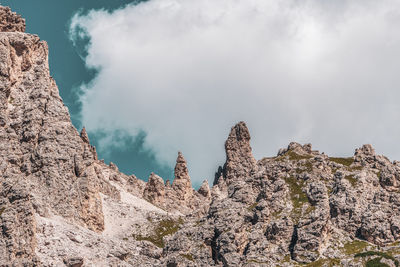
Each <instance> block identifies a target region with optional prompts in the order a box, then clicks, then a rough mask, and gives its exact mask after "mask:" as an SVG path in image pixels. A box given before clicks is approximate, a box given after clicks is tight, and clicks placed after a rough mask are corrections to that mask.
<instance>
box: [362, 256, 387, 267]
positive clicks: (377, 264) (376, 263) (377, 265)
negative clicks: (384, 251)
mask: <svg viewBox="0 0 400 267" xmlns="http://www.w3.org/2000/svg"><path fill="white" fill-rule="evenodd" d="M381 260H382V257H379V258H375V259H371V260H369V261H367V263H366V264H365V267H390V266H389V265H387V264H386V263H383V262H381Z"/></svg>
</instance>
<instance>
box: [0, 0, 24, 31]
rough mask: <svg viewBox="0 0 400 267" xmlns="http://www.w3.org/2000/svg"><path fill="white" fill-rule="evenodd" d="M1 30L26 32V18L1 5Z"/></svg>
mask: <svg viewBox="0 0 400 267" xmlns="http://www.w3.org/2000/svg"><path fill="white" fill-rule="evenodd" d="M0 32H25V19H23V18H21V16H20V15H18V14H16V13H15V12H12V11H11V9H10V8H9V7H2V6H0Z"/></svg>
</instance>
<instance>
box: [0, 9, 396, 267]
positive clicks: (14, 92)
mask: <svg viewBox="0 0 400 267" xmlns="http://www.w3.org/2000/svg"><path fill="white" fill-rule="evenodd" d="M0 30H1V32H0V179H1V183H0V227H1V231H0V266H63V265H66V266H298V265H299V264H304V265H305V266H364V265H365V264H367V262H369V264H372V263H375V264H377V262H380V263H381V266H396V265H397V264H398V260H399V259H400V246H399V242H398V241H399V238H400V191H399V189H400V163H399V162H396V161H395V162H391V161H390V160H389V159H387V158H386V157H384V156H380V155H376V153H375V151H374V149H373V148H372V146H370V145H364V146H363V147H361V148H359V149H357V150H356V151H355V154H354V156H353V157H349V158H333V157H328V156H327V155H325V154H324V153H319V152H318V151H315V150H312V147H311V145H310V144H306V145H300V144H297V143H290V144H289V146H288V147H287V148H284V149H281V150H279V152H278V155H277V156H276V157H271V158H264V159H261V160H259V161H257V160H256V159H255V158H254V157H253V155H252V149H251V146H250V132H249V130H248V128H247V126H246V124H245V123H244V122H239V123H238V124H237V125H235V126H234V127H232V129H231V132H230V133H229V135H228V138H227V141H226V143H225V150H226V163H225V164H224V166H223V167H221V168H220V169H219V170H218V171H217V173H216V176H215V180H214V183H213V186H212V187H211V188H210V186H209V184H208V182H207V181H204V182H203V184H202V185H201V187H200V188H199V190H198V191H195V190H194V189H193V188H192V183H191V178H190V175H189V170H190V166H187V162H186V160H185V159H184V156H183V154H182V153H180V152H179V153H178V157H177V160H176V167H175V175H174V179H173V181H172V184H171V183H170V182H169V181H167V182H164V179H163V178H161V177H159V176H157V175H156V174H154V173H152V174H151V175H150V177H149V179H148V182H144V181H142V180H139V179H137V178H136V177H135V176H134V175H130V176H128V175H126V174H123V173H121V172H119V170H118V167H117V166H116V165H115V164H112V163H110V165H106V164H105V163H104V162H103V161H101V160H98V159H97V154H96V149H95V148H94V147H93V146H91V145H90V140H89V137H88V134H87V132H86V129H85V128H83V129H82V131H81V132H80V133H78V131H77V130H76V129H75V128H74V126H73V125H72V123H71V121H70V117H69V113H68V109H67V108H66V107H65V105H64V104H63V102H62V100H61V98H60V96H59V93H58V89H57V86H56V84H55V82H54V80H53V79H52V78H51V76H50V74H49V69H48V58H47V57H48V48H47V45H46V43H45V42H43V41H41V40H40V39H39V37H38V36H36V35H32V34H27V33H24V30H25V20H24V19H22V18H21V17H20V16H18V15H16V14H15V13H13V12H11V11H10V10H9V9H7V8H3V7H0ZM367 251H369V252H367ZM382 264H386V265H382Z"/></svg>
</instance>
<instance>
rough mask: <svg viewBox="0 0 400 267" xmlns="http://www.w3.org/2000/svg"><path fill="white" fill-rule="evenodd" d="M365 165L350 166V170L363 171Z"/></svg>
mask: <svg viewBox="0 0 400 267" xmlns="http://www.w3.org/2000/svg"><path fill="white" fill-rule="evenodd" d="M363 168H364V167H363V166H353V167H349V170H350V171H361V170H362V169H363Z"/></svg>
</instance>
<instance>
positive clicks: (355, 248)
mask: <svg viewBox="0 0 400 267" xmlns="http://www.w3.org/2000/svg"><path fill="white" fill-rule="evenodd" d="M368 245H369V244H368V242H365V241H362V240H358V239H354V240H353V241H352V242H349V243H346V244H344V246H343V251H344V253H345V254H346V255H353V254H357V253H360V252H362V251H363V250H365V249H366V248H367V247H368Z"/></svg>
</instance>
